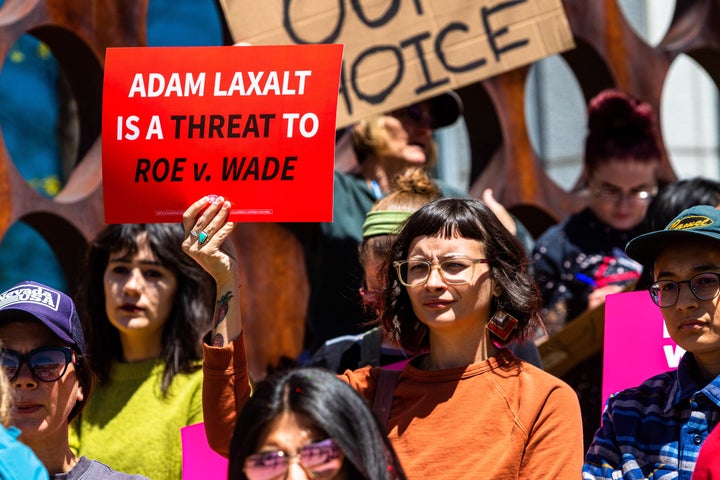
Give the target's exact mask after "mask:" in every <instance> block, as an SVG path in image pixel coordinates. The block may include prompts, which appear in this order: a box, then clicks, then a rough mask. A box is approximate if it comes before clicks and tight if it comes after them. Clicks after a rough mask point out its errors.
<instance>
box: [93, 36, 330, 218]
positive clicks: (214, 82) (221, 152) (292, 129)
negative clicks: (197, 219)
mask: <svg viewBox="0 0 720 480" xmlns="http://www.w3.org/2000/svg"><path fill="white" fill-rule="evenodd" d="M342 51H343V46H342V45H327V44H326V45H284V46H246V47H230V46H228V47H138V48H109V49H107V52H106V56H105V79H104V85H103V118H102V149H103V194H104V201H105V221H106V222H107V223H151V222H177V221H180V220H181V218H182V212H183V211H184V210H185V209H186V208H187V207H188V206H189V205H190V204H191V203H192V202H193V201H195V200H197V199H198V198H200V197H201V196H203V195H222V196H224V197H225V198H227V199H228V200H230V201H231V202H232V211H231V220H233V221H279V222H287V221H298V222H304V221H331V220H332V189H333V167H334V146H335V116H336V111H337V99H338V84H339V78H340V65H341V61H342Z"/></svg>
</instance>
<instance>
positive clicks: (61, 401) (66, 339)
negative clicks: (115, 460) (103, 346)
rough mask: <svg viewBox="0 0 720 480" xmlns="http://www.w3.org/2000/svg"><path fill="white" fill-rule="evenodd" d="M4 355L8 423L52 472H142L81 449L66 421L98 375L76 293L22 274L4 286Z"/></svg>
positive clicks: (0, 311)
mask: <svg viewBox="0 0 720 480" xmlns="http://www.w3.org/2000/svg"><path fill="white" fill-rule="evenodd" d="M0 340H1V341H2V350H1V351H0V358H1V359H2V366H3V369H4V370H5V374H6V375H7V377H8V379H9V381H10V385H11V392H12V406H11V408H10V422H9V423H10V425H13V426H14V427H17V428H18V429H19V430H20V432H21V433H20V437H19V438H20V440H21V441H22V442H23V443H24V444H26V445H27V446H29V447H30V448H32V450H33V452H34V453H35V455H37V457H38V458H39V459H40V460H41V461H42V462H43V464H44V465H45V468H46V469H47V470H48V472H49V473H50V478H51V479H52V478H55V475H60V474H63V475H62V477H60V476H58V478H83V479H88V480H92V479H101V478H102V479H110V480H115V479H117V480H121V479H143V478H145V477H141V476H139V475H126V474H124V473H118V472H115V471H113V470H112V469H110V468H109V467H108V466H107V465H104V464H102V463H100V462H98V461H95V460H88V459H87V458H86V457H84V456H81V457H77V456H76V455H75V454H74V453H73V452H72V451H71V450H70V446H69V441H68V423H69V422H70V421H71V420H72V419H73V418H75V417H76V416H78V415H79V414H80V412H81V411H82V409H83V407H84V406H85V405H86V404H87V401H88V399H89V398H90V395H91V393H92V391H93V386H94V377H93V372H92V370H91V368H90V364H89V363H88V360H87V355H86V352H85V340H84V337H83V333H82V329H81V326H80V321H79V319H78V316H77V313H76V310H75V305H74V303H73V301H72V300H71V299H70V297H68V296H67V295H65V294H64V293H62V292H60V291H57V290H55V289H53V288H50V287H47V286H45V285H42V284H39V283H35V282H29V281H28V282H23V283H19V284H17V285H15V286H14V287H12V288H10V289H9V290H7V291H5V292H3V293H0Z"/></svg>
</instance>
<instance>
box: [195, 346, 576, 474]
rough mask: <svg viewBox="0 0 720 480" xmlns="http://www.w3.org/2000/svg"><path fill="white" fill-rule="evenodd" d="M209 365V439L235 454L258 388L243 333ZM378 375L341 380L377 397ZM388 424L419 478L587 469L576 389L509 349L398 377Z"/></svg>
mask: <svg viewBox="0 0 720 480" xmlns="http://www.w3.org/2000/svg"><path fill="white" fill-rule="evenodd" d="M233 351H234V352H235V355H233ZM204 369H205V372H206V375H205V378H204V382H205V383H204V391H203V408H204V416H205V429H206V432H207V436H208V442H209V443H210V446H211V447H212V448H213V449H215V450H216V451H218V452H219V453H221V454H223V455H225V456H227V455H228V446H229V443H230V439H231V437H232V427H233V425H234V424H235V420H236V418H237V411H238V410H239V408H241V407H242V405H243V404H244V402H245V401H246V400H247V398H248V395H249V392H250V390H249V384H248V381H247V368H246V359H245V350H244V346H243V345H242V340H241V338H240V339H238V340H236V341H235V342H233V344H232V345H230V346H228V347H224V348H217V347H209V346H206V347H205V363H204ZM242 370H244V373H243V372H242ZM208 373H209V374H208ZM377 376H378V369H376V368H371V367H365V368H362V369H359V370H356V371H354V372H353V371H349V370H348V371H346V372H345V374H343V375H341V376H340V378H341V379H343V380H345V381H347V382H348V383H349V384H350V385H351V386H352V387H353V388H355V389H356V390H357V391H359V392H360V393H361V394H362V395H363V396H365V398H367V399H368V400H369V401H370V402H371V403H372V399H373V397H374V395H375V384H376V381H377ZM388 427H389V431H390V435H389V437H390V439H391V441H392V443H393V446H394V447H395V450H396V451H397V454H398V456H399V457H400V461H401V462H402V464H403V468H404V469H405V472H406V473H407V476H408V478H409V479H411V480H413V479H420V478H433V479H434V480H436V479H448V480H457V479H460V478H473V479H475V478H477V479H483V480H485V479H521V478H522V479H526V478H532V479H543V478H546V479H553V480H557V479H573V480H576V479H579V478H580V475H581V474H580V472H581V468H582V462H583V443H582V424H581V419H580V407H579V404H578V399H577V396H576V394H575V392H574V391H573V390H572V389H571V388H570V387H569V386H568V385H566V384H565V383H563V382H562V381H561V380H559V379H557V378H556V377H553V376H552V375H550V374H548V373H546V372H544V371H542V370H540V369H538V368H535V367H534V366H532V365H529V364H527V363H524V362H521V361H520V360H518V359H517V358H515V357H514V356H513V355H512V353H510V352H509V351H507V350H502V351H501V352H500V353H499V354H498V355H497V356H496V357H493V358H490V359H489V360H486V361H485V362H482V363H479V364H474V365H469V366H467V367H463V368H456V369H449V370H435V371H425V370H419V369H417V368H415V367H413V366H412V365H411V364H409V365H407V366H406V367H405V369H404V370H403V371H402V372H401V373H400V376H399V377H398V381H397V385H396V388H395V392H394V396H393V405H392V410H391V413H390V421H389V425H388Z"/></svg>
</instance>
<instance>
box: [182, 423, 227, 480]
mask: <svg viewBox="0 0 720 480" xmlns="http://www.w3.org/2000/svg"><path fill="white" fill-rule="evenodd" d="M180 438H181V439H182V478H183V480H205V479H206V478H213V479H217V480H219V479H222V478H227V471H228V461H227V458H225V457H223V456H222V455H220V454H219V453H217V452H215V451H214V450H213V449H212V448H210V445H208V442H207V437H206V436H205V424H204V423H196V424H195V425H188V426H187V427H183V428H181V429H180Z"/></svg>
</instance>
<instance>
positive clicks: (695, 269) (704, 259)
mask: <svg viewBox="0 0 720 480" xmlns="http://www.w3.org/2000/svg"><path fill="white" fill-rule="evenodd" d="M626 251H627V253H628V255H629V256H630V257H632V258H634V259H635V260H636V261H638V262H640V263H641V264H642V265H643V266H644V267H645V268H648V269H650V270H651V271H652V273H653V284H652V285H651V286H650V298H651V299H652V301H653V302H654V303H655V304H656V305H657V306H658V308H660V312H661V313H662V317H663V320H664V322H665V327H666V331H667V333H668V334H669V335H670V338H672V339H673V341H675V343H676V344H677V345H678V346H679V347H681V348H682V349H684V350H685V352H686V353H685V354H684V355H683V357H682V359H681V360H680V363H679V365H678V367H677V369H676V370H672V371H669V372H665V373H661V374H659V375H656V376H654V377H652V378H650V379H648V380H646V381H645V382H643V383H642V384H641V385H639V386H637V387H635V388H629V389H625V390H623V391H621V392H619V393H617V394H615V395H612V396H611V397H610V398H609V399H608V401H607V407H606V409H605V412H604V413H603V420H602V426H601V427H600V429H599V430H598V431H597V433H596V434H595V436H594V438H593V441H592V444H591V445H590V448H589V450H588V452H587V455H586V457H585V465H584V467H583V478H584V479H586V480H596V479H598V480H610V479H619V478H623V479H631V478H633V479H634V478H658V479H659V478H690V476H691V475H692V474H693V471H694V469H695V464H696V461H697V458H698V454H699V452H700V448H701V446H702V445H703V443H704V442H705V439H706V438H707V437H708V434H709V433H710V432H711V431H712V430H713V429H717V428H718V427H717V425H718V422H719V421H720V298H719V295H720V211H718V210H716V209H715V208H714V207H712V206H709V205H701V206H695V207H691V208H689V209H687V210H684V211H682V212H681V213H680V214H679V215H678V216H677V217H675V218H674V219H673V220H672V221H671V222H670V223H669V224H668V225H667V226H666V227H665V228H664V229H663V230H659V231H654V232H650V233H646V234H644V235H640V236H638V237H636V238H634V239H633V240H632V241H630V243H628V245H627V247H626ZM715 461H717V458H715Z"/></svg>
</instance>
